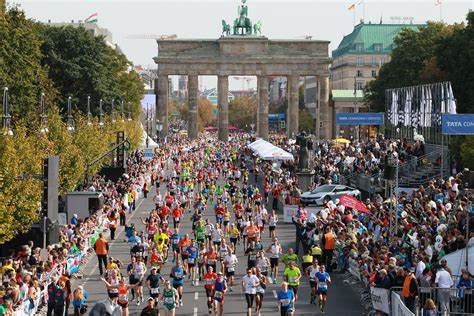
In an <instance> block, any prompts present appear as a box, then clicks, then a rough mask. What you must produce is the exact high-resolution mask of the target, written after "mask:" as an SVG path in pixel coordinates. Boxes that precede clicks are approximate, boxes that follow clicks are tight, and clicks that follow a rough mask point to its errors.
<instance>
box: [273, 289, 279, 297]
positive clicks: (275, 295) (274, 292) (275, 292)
mask: <svg viewBox="0 0 474 316" xmlns="http://www.w3.org/2000/svg"><path fill="white" fill-rule="evenodd" d="M273 296H274V297H275V298H277V297H278V295H277V291H276V290H273Z"/></svg>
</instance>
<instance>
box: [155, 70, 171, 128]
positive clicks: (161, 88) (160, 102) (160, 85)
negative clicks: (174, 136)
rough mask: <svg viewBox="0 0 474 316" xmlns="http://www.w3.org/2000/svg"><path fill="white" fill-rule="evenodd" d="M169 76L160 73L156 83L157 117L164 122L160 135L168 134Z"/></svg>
mask: <svg viewBox="0 0 474 316" xmlns="http://www.w3.org/2000/svg"><path fill="white" fill-rule="evenodd" d="M168 86H169V82H168V76H167V75H159V76H158V79H157V84H155V94H156V112H155V113H156V119H157V120H160V122H161V123H162V124H163V129H162V130H161V135H160V136H166V135H168V127H169V126H168Z"/></svg>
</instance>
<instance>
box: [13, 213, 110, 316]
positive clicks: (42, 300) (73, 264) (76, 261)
mask: <svg viewBox="0 0 474 316" xmlns="http://www.w3.org/2000/svg"><path fill="white" fill-rule="evenodd" d="M98 221H99V225H98V229H96V230H95V232H94V234H92V235H91V236H89V238H87V240H86V243H85V247H84V249H83V250H80V251H76V252H73V253H71V254H70V255H69V256H68V257H67V259H66V270H67V271H68V272H69V274H70V275H71V276H76V277H77V276H79V275H80V274H81V269H82V268H83V267H84V266H85V264H86V263H87V260H88V255H89V251H90V250H91V249H93V247H94V244H95V242H96V241H97V239H98V238H99V233H101V232H102V231H103V230H104V226H103V223H104V221H103V218H102V217H99V218H98ZM52 276H56V277H59V276H60V271H55V272H52V273H50V274H49V275H48V276H47V277H46V278H44V279H42V280H40V282H41V284H42V285H43V289H42V290H41V291H40V294H39V295H38V296H37V298H36V299H34V300H33V299H31V298H28V299H26V300H24V301H23V302H22V303H21V304H20V306H19V307H18V308H17V309H16V310H15V316H33V315H39V314H41V311H40V307H42V306H43V304H46V303H47V299H48V292H47V285H48V283H49V280H50V278H51V277H52Z"/></svg>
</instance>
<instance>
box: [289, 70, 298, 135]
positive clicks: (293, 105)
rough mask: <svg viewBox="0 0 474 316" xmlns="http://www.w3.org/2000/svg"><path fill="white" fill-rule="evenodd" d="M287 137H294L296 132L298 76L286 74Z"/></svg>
mask: <svg viewBox="0 0 474 316" xmlns="http://www.w3.org/2000/svg"><path fill="white" fill-rule="evenodd" d="M287 87H288V120H287V124H288V126H287V129H286V131H287V134H288V138H294V137H295V136H296V134H298V128H299V124H298V123H299V122H298V121H299V112H298V111H299V109H298V76H297V75H290V76H288V83H287Z"/></svg>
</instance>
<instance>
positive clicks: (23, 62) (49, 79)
mask: <svg viewBox="0 0 474 316" xmlns="http://www.w3.org/2000/svg"><path fill="white" fill-rule="evenodd" d="M128 66H129V62H128V60H127V59H126V58H125V56H124V55H123V54H121V53H118V52H117V51H115V50H114V49H112V48H110V47H108V46H107V45H106V44H105V42H104V41H103V40H102V39H100V38H95V37H94V36H93V34H92V33H91V32H88V31H86V30H85V29H83V28H78V29H74V28H72V27H64V28H56V27H49V26H44V25H41V24H39V23H37V22H34V21H32V20H29V19H27V18H26V17H25V15H24V13H23V12H22V11H20V10H18V9H16V8H13V9H10V10H8V11H7V12H5V14H3V13H2V12H0V87H1V88H2V89H3V87H8V88H9V90H8V91H9V96H10V98H9V99H10V106H11V114H12V124H11V125H12V129H13V132H14V133H13V135H12V136H9V135H6V134H5V133H2V134H0V244H2V243H5V242H6V241H8V240H10V239H12V238H14V237H15V236H16V235H18V234H20V233H23V232H26V231H28V230H29V229H30V227H31V225H32V224H34V223H37V222H38V221H39V216H40V200H41V193H42V184H41V182H40V181H38V180H37V179H34V177H32V175H36V174H41V173H42V172H41V171H42V170H41V168H42V159H43V158H45V157H48V156H59V168H60V170H59V175H60V178H59V191H60V194H64V193H67V192H70V191H71V190H73V189H74V188H76V187H77V185H78V184H79V182H81V181H82V180H83V177H84V173H85V169H86V165H87V164H88V163H90V162H91V161H92V160H93V159H94V158H96V157H97V156H99V155H100V154H102V153H103V152H104V151H106V149H107V148H108V147H109V144H110V143H111V142H113V141H114V140H115V132H116V131H125V132H126V135H127V138H128V140H129V141H130V143H131V147H132V150H133V149H136V148H137V147H138V145H139V144H140V143H141V137H142V132H141V127H140V125H139V121H138V113H139V111H140V105H139V104H140V100H141V98H142V96H143V92H144V87H143V84H142V82H141V80H140V78H139V76H138V74H136V73H134V72H129V71H128ZM42 92H44V93H45V97H46V106H47V119H46V127H47V128H48V132H47V133H42V132H40V129H41V127H42V126H40V120H39V114H40V113H39V103H40V95H41V93H42ZM69 95H71V96H73V97H74V104H76V105H78V107H77V109H75V111H74V125H75V130H74V131H73V132H71V131H68V129H67V122H66V121H65V119H64V115H63V114H64V107H65V106H66V104H67V102H66V100H67V98H68V96H69ZM88 95H90V96H91V97H92V99H93V100H96V101H98V99H100V98H103V99H105V100H110V98H112V97H116V98H122V99H123V100H124V101H125V102H127V103H128V102H130V103H131V105H132V112H133V113H132V114H133V118H134V120H131V121H128V120H126V121H122V120H117V121H115V122H112V120H111V119H110V109H109V111H108V112H109V115H106V116H105V117H104V121H105V122H106V124H105V125H104V127H103V128H98V124H97V123H98V122H97V118H92V120H91V122H88V119H87V116H86V115H85V114H84V112H85V111H86V100H87V96H88ZM118 105H119V99H118V100H117V106H118ZM90 123H91V124H90ZM101 166H102V164H98V165H96V166H94V168H93V170H92V172H96V171H98V170H99V168H100V167H101ZM24 175H26V177H25V176H24Z"/></svg>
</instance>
